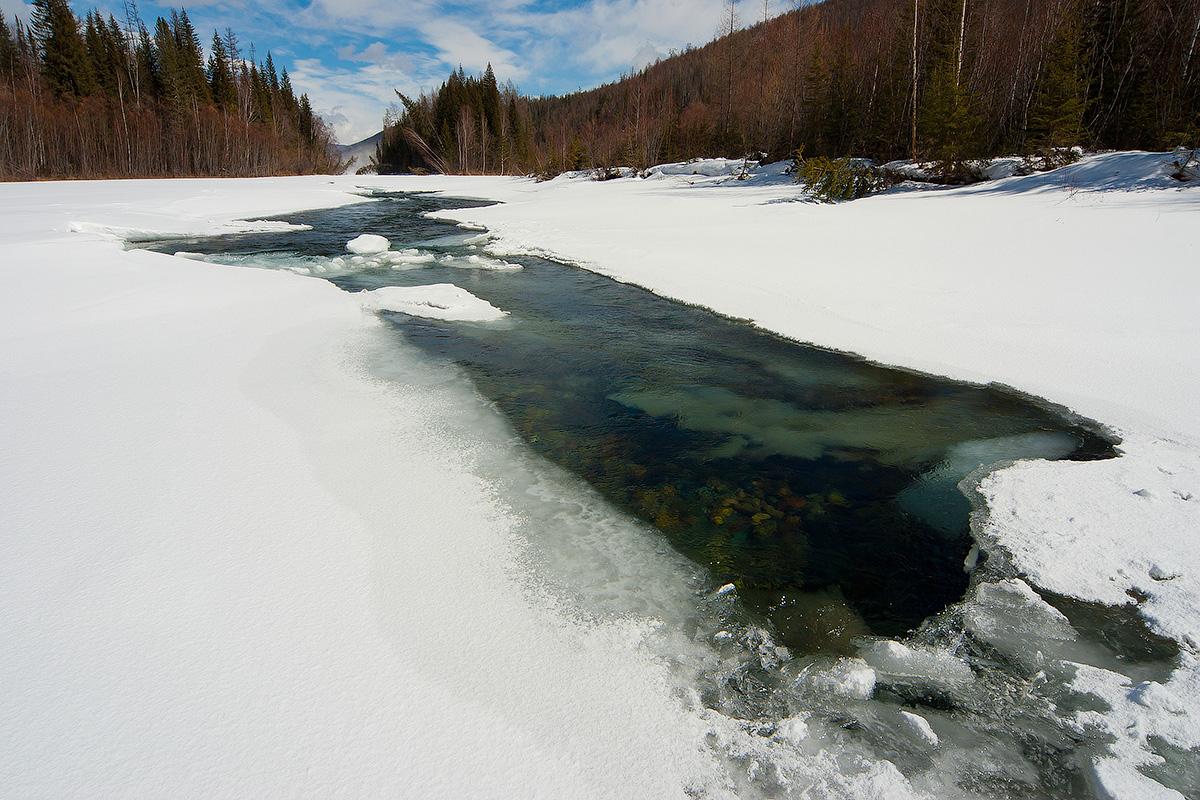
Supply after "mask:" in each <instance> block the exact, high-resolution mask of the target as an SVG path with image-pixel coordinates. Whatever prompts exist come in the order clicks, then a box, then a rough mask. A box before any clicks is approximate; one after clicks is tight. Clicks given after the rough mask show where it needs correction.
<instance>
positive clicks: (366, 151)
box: [338, 131, 383, 175]
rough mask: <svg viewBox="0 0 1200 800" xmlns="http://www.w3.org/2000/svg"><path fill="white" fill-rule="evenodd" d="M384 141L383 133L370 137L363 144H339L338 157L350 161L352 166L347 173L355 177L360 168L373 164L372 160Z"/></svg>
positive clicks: (347, 168) (347, 169) (348, 167)
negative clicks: (380, 143) (377, 148)
mask: <svg viewBox="0 0 1200 800" xmlns="http://www.w3.org/2000/svg"><path fill="white" fill-rule="evenodd" d="M382 139H383V131H380V132H379V133H377V134H375V135H374V136H368V137H367V138H366V139H363V140H362V141H361V142H355V143H354V144H339V145H338V155H340V156H341V157H342V158H343V159H347V158H348V159H350V165H349V166H347V167H346V173H345V174H348V175H353V174H354V173H356V172H358V170H359V168H361V167H365V166H367V165H368V164H370V163H371V159H372V158H374V156H375V148H376V147H378V146H379V142H380V141H381V140H382Z"/></svg>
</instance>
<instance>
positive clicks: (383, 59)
mask: <svg viewBox="0 0 1200 800" xmlns="http://www.w3.org/2000/svg"><path fill="white" fill-rule="evenodd" d="M337 55H338V58H340V59H341V60H342V61H360V62H365V63H367V64H376V65H378V66H380V67H384V68H386V69H391V70H396V71H397V72H404V73H411V72H412V71H413V62H412V59H410V58H409V57H408V56H407V55H405V54H404V53H392V52H389V51H388V48H387V45H385V44H384V43H383V42H372V43H371V44H370V45H368V46H367V47H366V48H364V49H363V50H362V51H359V50H358V49H357V48H355V46H354V45H352V44H348V45H346V46H345V47H339V48H338V49H337Z"/></svg>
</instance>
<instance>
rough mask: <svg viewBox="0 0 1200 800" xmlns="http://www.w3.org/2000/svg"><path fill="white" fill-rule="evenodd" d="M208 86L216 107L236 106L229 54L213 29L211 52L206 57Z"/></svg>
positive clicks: (233, 107)
mask: <svg viewBox="0 0 1200 800" xmlns="http://www.w3.org/2000/svg"><path fill="white" fill-rule="evenodd" d="M208 86H209V91H210V93H211V94H212V98H213V103H215V104H216V106H217V108H219V109H221V110H223V111H233V110H234V109H236V108H237V87H236V86H235V85H234V83H233V70H232V69H231V68H230V63H229V54H228V53H227V52H226V50H225V42H223V41H222V40H221V37H220V35H219V34H218V33H217V32H216V31H213V40H212V54H211V55H210V56H209V57H208Z"/></svg>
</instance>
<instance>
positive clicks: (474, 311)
mask: <svg viewBox="0 0 1200 800" xmlns="http://www.w3.org/2000/svg"><path fill="white" fill-rule="evenodd" d="M361 297H362V305H363V308H366V309H369V310H372V311H396V312H399V313H401V314H410V315H412V316H414V317H428V318H430V319H443V320H454V321H458V322H495V321H496V320H500V319H504V318H505V317H507V316H508V312H507V311H502V310H500V309H498V308H496V307H495V306H493V305H492V304H491V303H489V302H488V301H486V300H483V299H481V298H479V297H476V296H475V295H473V294H471V293H470V292H468V291H467V290H466V289H462V288H460V287H458V286H455V285H454V284H452V283H435V284H431V285H428V286H384V287H382V288H379V289H374V290H372V291H369V292H362V294H361Z"/></svg>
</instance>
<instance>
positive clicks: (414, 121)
mask: <svg viewBox="0 0 1200 800" xmlns="http://www.w3.org/2000/svg"><path fill="white" fill-rule="evenodd" d="M768 11H769V6H767V5H766V4H765V3H764V5H763V6H759V7H758V8H752V7H751V4H750V3H748V2H743V3H741V4H738V3H736V2H729V3H728V4H727V6H726V12H725V18H724V19H723V20H719V21H718V20H714V30H715V31H717V32H719V33H720V34H722V35H720V36H718V38H716V39H715V40H714V41H713V42H711V43H709V44H707V45H705V46H704V47H700V48H688V49H686V50H685V51H684V52H681V53H674V52H673V53H672V54H671V56H670V57H669V58H666V59H663V60H660V61H658V62H657V63H654V64H652V65H650V66H648V67H646V68H645V69H642V70H641V71H639V72H637V73H636V74H631V75H628V76H624V77H623V78H622V79H621V80H619V81H617V82H614V83H611V84H607V85H604V86H601V87H599V88H597V89H593V90H590V91H585V92H578V93H575V94H571V95H567V96H564V97H525V96H522V95H520V94H519V93H518V92H517V90H516V89H515V87H513V86H512V85H511V84H509V85H507V86H505V87H504V88H501V87H499V86H498V85H497V81H496V77H495V76H494V75H493V74H492V70H491V68H490V67H489V68H488V70H487V71H486V72H485V74H484V75H483V76H482V77H480V78H475V77H472V76H468V75H466V74H464V73H463V71H462V70H461V68H460V69H459V70H458V71H457V72H456V73H454V74H452V75H451V76H450V78H449V79H448V80H447V81H446V82H445V83H444V84H443V85H442V86H441V87H440V88H439V89H438V90H437V91H436V92H434V93H432V94H430V95H422V96H420V97H417V98H407V97H401V100H402V102H403V105H402V107H401V108H398V109H397V110H396V112H395V113H393V114H391V115H389V118H388V119H386V120H385V133H384V139H383V142H382V143H381V146H380V150H379V158H378V160H379V168H380V170H381V171H384V172H404V171H410V170H421V169H424V170H431V171H440V172H475V173H482V172H488V173H491V172H502V173H539V174H542V175H553V174H556V173H557V172H560V171H563V170H569V169H600V170H606V169H607V168H611V167H614V166H631V167H635V168H642V167H646V166H649V165H652V164H655V163H662V162H668V161H679V160H685V159H689V158H694V157H699V156H728V157H741V156H743V155H746V154H754V155H756V156H757V154H759V153H766V154H767V155H768V156H769V157H770V158H773V159H774V158H783V157H790V156H791V155H792V154H793V153H794V152H795V151H797V150H801V152H803V153H804V154H805V155H806V156H813V155H822V156H829V157H837V156H847V155H852V156H864V157H869V158H873V159H876V160H879V161H887V160H891V159H896V158H914V157H915V158H920V159H926V160H938V161H943V162H959V161H963V160H967V159H973V158H982V157H987V156H992V155H998V154H1008V153H1016V154H1033V153H1037V152H1046V151H1050V150H1061V149H1063V148H1070V147H1074V146H1081V147H1084V148H1086V149H1106V148H1112V149H1149V150H1161V149H1170V148H1173V147H1176V146H1180V145H1190V146H1193V147H1194V146H1196V144H1197V143H1198V140H1200V52H1198V50H1200V48H1198V47H1197V44H1198V42H1197V38H1198V35H1200V0H1039V1H1038V2H1035V1H1034V0H824V2H819V3H815V4H812V5H804V6H802V7H800V8H797V9H794V10H792V11H791V12H789V13H786V14H783V15H781V16H778V17H774V18H769V14H768V13H767V12H768ZM754 13H757V14H758V18H759V20H760V21H759V22H758V23H757V24H749V25H742V24H740V22H741V21H740V20H739V16H740V15H750V14H754ZM747 22H751V20H747Z"/></svg>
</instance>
